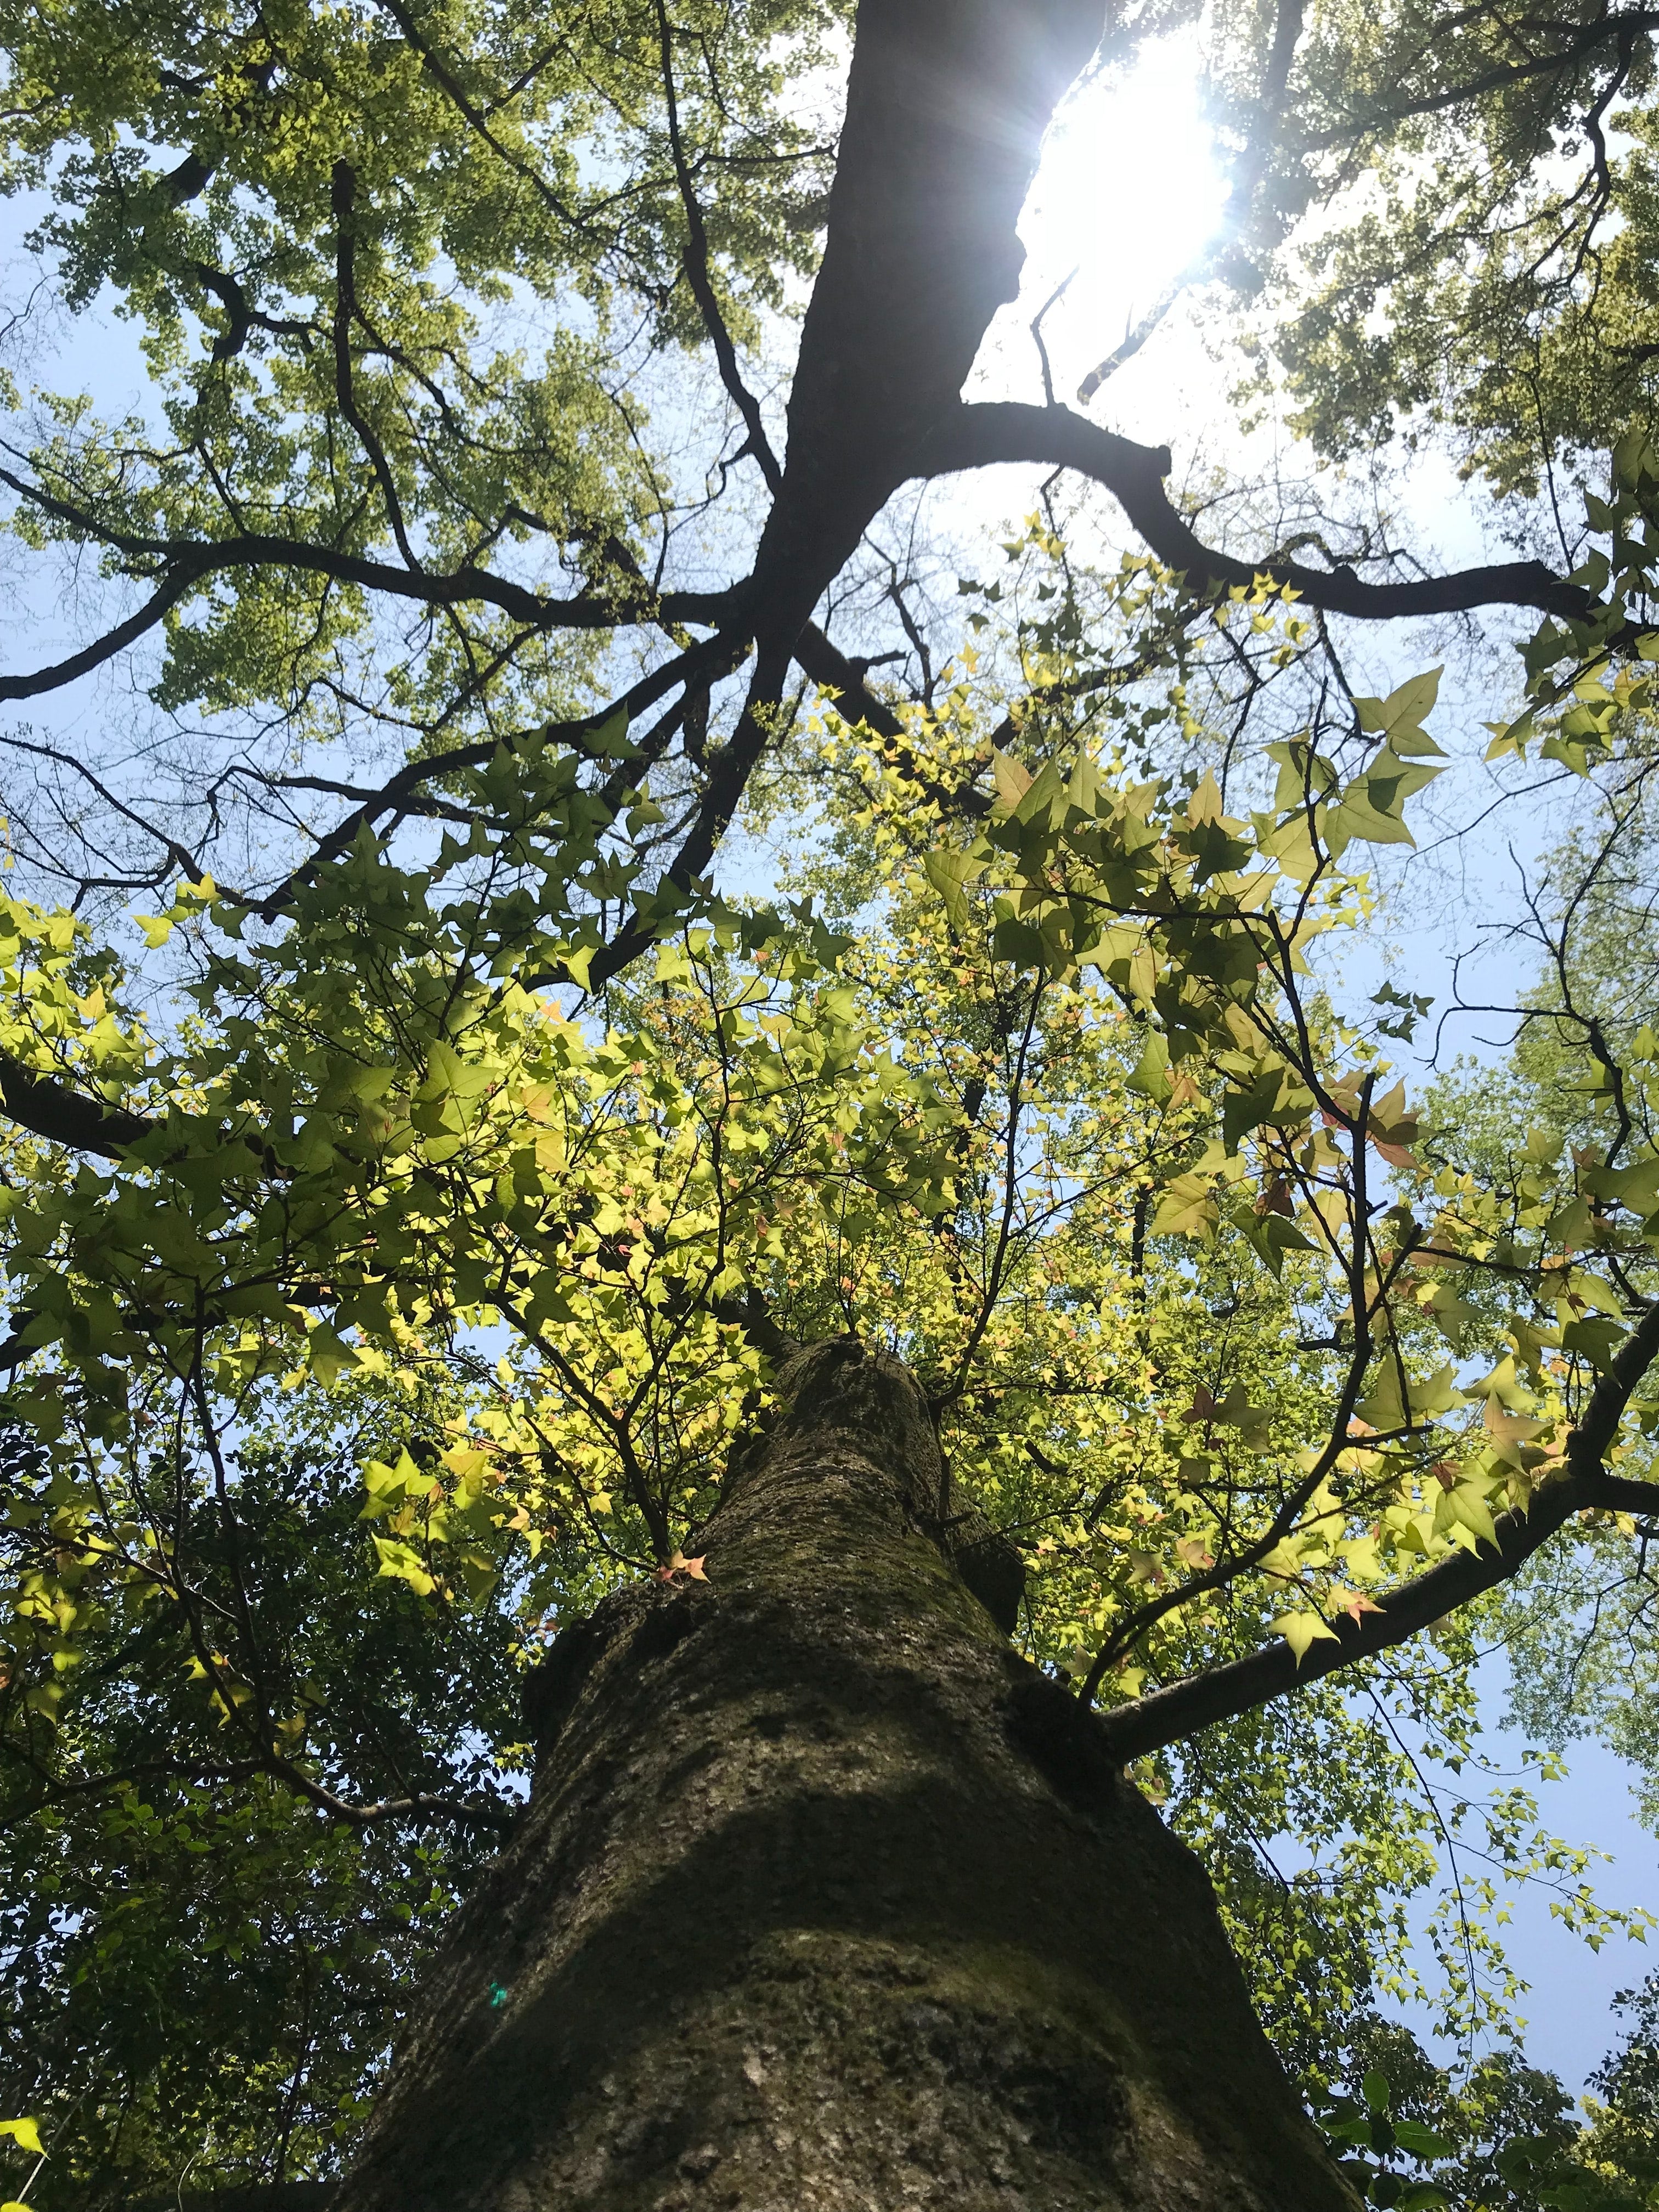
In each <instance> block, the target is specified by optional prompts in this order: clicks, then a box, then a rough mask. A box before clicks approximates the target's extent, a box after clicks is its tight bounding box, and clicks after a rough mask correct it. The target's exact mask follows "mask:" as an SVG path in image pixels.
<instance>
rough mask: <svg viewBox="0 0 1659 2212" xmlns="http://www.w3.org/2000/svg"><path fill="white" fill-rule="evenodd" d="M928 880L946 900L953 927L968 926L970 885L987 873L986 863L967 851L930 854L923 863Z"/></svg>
mask: <svg viewBox="0 0 1659 2212" xmlns="http://www.w3.org/2000/svg"><path fill="white" fill-rule="evenodd" d="M922 868H923V870H924V872H925V873H926V875H927V880H928V882H929V883H930V884H932V885H933V889H934V890H936V891H937V892H938V893H939V896H940V897H941V898H942V899H943V900H944V901H945V913H946V914H947V915H949V916H950V918H951V927H952V928H953V929H959V930H960V929H966V927H968V920H969V907H968V885H969V884H970V883H972V882H973V880H974V878H975V877H976V876H981V875H982V874H983V873H984V872H985V863H984V861H983V860H975V859H974V858H973V857H972V856H971V855H970V854H967V853H957V852H948V851H947V852H938V853H929V854H927V858H926V859H925V860H923V862H922Z"/></svg>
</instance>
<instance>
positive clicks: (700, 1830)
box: [341, 1344, 1353, 2212]
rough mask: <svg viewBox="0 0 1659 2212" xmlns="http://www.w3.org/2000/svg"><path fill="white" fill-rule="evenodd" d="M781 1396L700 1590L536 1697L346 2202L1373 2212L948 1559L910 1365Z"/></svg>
mask: <svg viewBox="0 0 1659 2212" xmlns="http://www.w3.org/2000/svg"><path fill="white" fill-rule="evenodd" d="M786 1384H787V1389H786V1396H785V1403H784V1407H783V1410H782V1413H781V1418H780V1419H779V1420H778V1422H777V1424H776V1425H775V1428H774V1430H773V1431H772V1432H771V1433H770V1435H769V1436H768V1437H765V1438H763V1439H761V1440H758V1441H757V1443H755V1444H753V1445H752V1446H751V1447H750V1449H748V1451H747V1452H746V1453H745V1454H744V1455H743V1457H742V1460H741V1462H740V1463H739V1464H738V1466H737V1467H736V1468H734V1470H733V1473H732V1477H731V1479H730V1480H729V1481H728V1484H727V1486H726V1493H725V1496H724V1498H723V1499H722V1503H721V1504H720V1510H719V1511H718V1512H717V1513H716V1515H715V1516H714V1518H713V1520H711V1522H709V1524H708V1528H707V1530H706V1531H705V1534H704V1539H703V1541H704V1545H705V1548H706V1551H707V1555H708V1573H709V1577H710V1582H709V1585H708V1587H707V1588H703V1587H698V1586H694V1587H692V1588H690V1589H673V1590H671V1589H665V1588H662V1587H661V1586H660V1585H655V1584H653V1585H652V1586H650V1587H648V1588H646V1589H633V1590H628V1591H624V1592H622V1593H620V1594H619V1595H617V1596H616V1597H613V1598H611V1599H610V1600H608V1601H606V1602H605V1604H604V1605H602V1606H601V1607H599V1609H598V1612H597V1613H595V1614H594V1615H593V1616H592V1619H591V1620H589V1621H587V1622H586V1623H584V1624H582V1625H581V1626H580V1628H577V1629H574V1630H572V1631H570V1632H567V1635H566V1636H565V1637H564V1638H561V1640H560V1644H558V1645H556V1647H555V1649H554V1651H553V1653H552V1654H551V1655H550V1659H549V1661H548V1662H547V1664H546V1665H545V1667H544V1668H543V1669H542V1670H540V1673H539V1674H538V1677H536V1678H532V1697H531V1711H532V1721H533V1723H534V1725H535V1727H536V1729H537V1731H538V1742H539V1744H540V1747H541V1756H540V1759H539V1763H538V1772H537V1779H536V1787H535V1790H534V1794H533V1796H532V1803H531V1806H530V1808H529V1810H528V1812H527V1813H526V1816H525V1818H524V1820H523V1821H522V1823H521V1825H520V1827H519V1829H518V1831H517V1832H515V1834H514V1836H513V1838H512V1840H511V1842H510V1843H509V1844H508V1845H507V1849H506V1850H504V1851H503V1853H502V1855H501V1860H500V1862H499V1863H498V1866H497V1868H496V1869H495V1874H494V1875H493V1877H492V1879H491V1880H490V1881H489V1882H488V1883H487V1884H486V1886H485V1887H484V1889H483V1892H482V1893H481V1894H479V1895H478V1896H477V1898H476V1899H474V1901H473V1902H472V1904H471V1905H470V1906H469V1908H468V1909H467V1911H466V1912H465V1915H464V1916H463V1917H462V1919H461V1921H460V1923H459V1924H458V1926H457V1928H456V1929H455V1930H454V1933H453V1937H452V1939H451V1941H450V1942H449V1943H448V1945H447V1948H446V1950H445V1952H444V1954H443V1956H442V1958H441V1960H440V1961H439V1964H438V1967H437V1970H436V1972H435V1974H434V1977H433V1978H432V1982H431V1984H430V1986H429V1988H428V1991H427V1993H426V1996H425V2000H424V2002H423V2006H422V2012H421V2015H420V2017H419V2019H418V2021H417V2022H416V2026H415V2027H414V2029H413V2031H412V2033H411V2035H410V2039H409V2041H408V2045H407V2047H406V2048H405V2049H404V2051H403V2052H402V2053H401V2054H400V2057H399V2060H398V2066H397V2069H395V2072H394V2075H393V2079H392V2082H391V2085H390V2087H389V2089H388V2092H387V2093H386V2096H385V2098H384V2100H383V2101H382V2104H381V2106H380V2111H379V2112H378V2113H377V2116H376V2120H375V2124H374V2129H373V2130H372V2132H371V2136H370V2139H369V2142H368V2147H367V2149H366V2151H365V2154H364V2155H363V2157H362V2160H361V2161H360V2163H359V2166H358V2167H357V2169H356V2172H355V2173H354V2174H353V2175H352V2176H351V2177H350V2179H349V2181H348V2183H347V2185H346V2188H345V2191H344V2192H343V2197H342V2199H341V2212H393V2208H396V2212H418V2208H425V2207H431V2208H433V2212H438V2208H440V2207H442V2208H443V2212H467V2208H471V2207H475V2206H476V2207H479V2208H483V2207H486V2206H487V2207H489V2208H491V2212H531V2208H532V2207H534V2208H543V2207H558V2208H560V2212H567V2208H568V2212H578V2208H580V2212H702V2208H704V2207H707V2208H708V2212H716V2208H718V2212H762V2208H768V2209H770V2208H776V2212H853V2208H859V2212H890V2208H898V2207H910V2206H915V2207H939V2208H944V2207H947V2206H948V2207H951V2208H952V2212H981V2208H985V2212H990V2208H993V2207H995V2208H999V2212H1012V2208H1018V2207H1025V2206H1029V2207H1031V2208H1033V2212H1036V2208H1042V2212H1085V2208H1087V2212H1128V2208H1130V2207H1135V2208H1145V2212H1164V2208H1166V2207H1167V2208H1174V2207H1177V2206H1179V2207H1182V2208H1183V2212H1212V2208H1213V2212H1221V2208H1224V2207H1225V2208H1228V2212H1270V2208H1271V2212H1290V2208H1296V2212H1349V2208H1351V2207H1352V2203H1353V2199H1352V2197H1351V2196H1350V2194H1349V2192H1348V2191H1347V2188H1346V2185H1345V2184H1344V2182H1343V2181H1342V2180H1341V2179H1340V2177H1339V2176H1338V2174H1337V2173H1336V2172H1335V2171H1334V2168H1333V2167H1332V2166H1331V2165H1330V2164H1329V2162H1328V2160H1327V2159H1326V2158H1325V2156H1324V2154H1323V2152H1322V2149H1321V2148H1320V2146H1319V2143H1318V2142H1317V2140H1316V2137H1315V2136H1314V2135H1313V2133H1312V2131H1311V2130H1310V2128H1309V2126H1308V2124H1307V2123H1306V2121H1305V2120H1304V2118H1303V2116H1302V2114H1301V2112H1300V2111H1299V2109H1298V2107H1297V2102H1296V2100H1295V2098H1294V2096H1293V2095H1292V2093H1291V2090H1290V2088H1289V2086H1288V2085H1287V2083H1286V2082H1285V2078H1284V2076H1283V2075H1282V2073H1281V2071H1280V2069H1279V2066H1278V2064H1277V2063H1276V2061H1275V2060H1274V2058H1273V2054H1272V2052H1271V2051H1269V2049H1268V2047H1267V2043H1266V2041H1265V2040H1264V2039H1263V2037H1262V2035H1261V2031H1260V2029H1259V2028H1258V2027H1257V2025H1256V2023H1255V2019H1254V2018H1253V2016H1252V2015H1251V2012H1250V2009H1249V2002H1248V2001H1247V1998H1246V1995H1245V1990H1244V1987H1243V1980H1242V1978H1241V1977H1240V1974H1239V1972H1238V1969H1237V1966H1236V1964H1235V1963H1234V1961H1233V1960H1232V1958H1231V1955H1230V1954H1229V1953H1228V1951H1227V1948H1226V1946H1225V1942H1224V1940H1223V1937H1222V1935H1221V1932H1220V1928H1219V1925H1218V1921H1217V1918H1216V1915H1215V1911H1214V1906H1213V1903H1212V1899H1211V1896H1210V1893H1209V1890H1208V1887H1207V1885H1206V1881H1205V1879H1204V1876H1203V1875H1202V1873H1201V1871H1200V1868H1199V1867H1198V1864H1197V1863H1196V1862H1195V1861H1194V1859H1193V1857H1191V1855H1190V1854H1189V1853H1188V1852H1187V1851H1186V1850H1184V1849H1183V1848H1182V1845H1181V1844H1178V1843H1177V1842H1176V1840H1175V1839H1174V1838H1172V1837H1171V1836H1170V1834H1169V1833H1168V1832H1167V1831H1166V1830H1165V1829H1164V1826H1163V1824H1162V1823H1161V1822H1160V1821H1159V1820H1158V1816H1157V1814H1155V1813H1154V1812H1153V1811H1152V1808H1150V1807H1149V1806H1147V1805H1146V1803H1145V1802H1144V1801H1143V1800H1142V1799H1141V1798H1140V1797H1139V1795H1138V1794H1137V1793H1136V1792H1135V1791H1134V1790H1132V1789H1130V1788H1129V1787H1128V1786H1127V1784H1124V1783H1123V1781H1122V1780H1121V1777H1120V1776H1119V1775H1118V1774H1117V1773H1116V1772H1115V1770H1114V1769H1113V1767H1112V1765H1111V1764H1110V1761H1109V1759H1108V1757H1107V1755H1106V1753H1105V1751H1104V1749H1103V1746H1102V1743H1101V1741H1100V1739H1099V1734H1098V1730H1097V1726H1096V1724H1095V1723H1093V1722H1092V1721H1091V1718H1090V1717H1089V1716H1088V1715H1086V1714H1085V1713H1084V1712H1083V1711H1081V1710H1080V1709H1079V1706H1078V1705H1077V1703H1076V1701H1075V1699H1072V1698H1070V1697H1069V1696H1068V1695H1067V1694H1066V1692H1063V1691H1062V1690H1060V1688H1059V1687H1058V1686H1055V1685H1054V1684H1053V1683H1052V1682H1049V1681H1048V1680H1045V1679H1044V1678H1043V1677H1042V1676H1041V1675H1040V1674H1038V1673H1037V1672H1036V1670H1035V1669H1034V1668H1030V1666H1029V1665H1027V1663H1026V1662H1024V1661H1023V1660H1021V1659H1019V1658H1018V1656H1016V1655H1015V1654H1014V1653H1012V1651H1011V1650H1009V1649H1008V1647H1007V1645H1006V1642H1005V1641H1004V1638H1003V1636H1002V1634H1001V1633H1000V1631H999V1629H998V1628H997V1626H996V1625H995V1624H994V1621H993V1620H992V1618H991V1616H990V1614H989V1613H988V1612H987V1609H986V1607H985V1606H984V1605H983V1604H982V1603H981V1601H979V1600H978V1599H976V1598H975V1596H974V1595H972V1594H971V1592H970V1591H969V1588H968V1587H967V1585H966V1583H964V1581H963V1577H962V1576H961V1575H960V1574H959V1573H958V1572H957V1567H956V1565H954V1563H953V1559H952V1557H951V1551H952V1540H953V1538H956V1539H960V1538H961V1536H962V1534H963V1528H962V1526H961V1524H957V1525H955V1526H952V1525H951V1523H950V1522H948V1520H947V1519H946V1518H945V1516H943V1514H942V1490H943V1484H942V1474H941V1469H940V1466H939V1455H938V1450H937V1448H936V1446H935V1443H934V1440H933V1433H932V1430H931V1427H930V1425H929V1423H928V1420H927V1412H926V1408H925V1407H924V1405H923V1403H922V1401H921V1396H920V1394H919V1393H918V1392H917V1390H916V1389H915V1385H914V1383H912V1382H911V1380H910V1378H909V1376H908V1373H907V1372H906V1370H904V1368H903V1367H902V1365H901V1364H899V1362H897V1361H896V1360H894V1359H890V1358H887V1357H885V1356H884V1355H882V1354H878V1353H872V1352H864V1351H862V1350H861V1349H860V1347H859V1346H855V1345H851V1344H837V1345H829V1346H818V1347H817V1348H815V1349H814V1350H813V1351H812V1352H808V1353H806V1354H805V1355H803V1357H802V1358H801V1359H800V1360H799V1362H797V1363H796V1364H795V1366H794V1367H793V1369H792V1370H791V1371H790V1374H789V1376H787V1378H786ZM966 1535H967V1543H966V1546H965V1548H966V1549H968V1550H969V1551H974V1550H976V1549H978V1548H979V1547H981V1546H982V1544H983V1542H984V1541H985V1540H984V1536H983V1532H982V1531H976V1530H974V1529H972V1528H968V1529H967V1531H966ZM992 1589H993V1595H994V1596H995V1595H996V1593H997V1591H999V1590H1000V1591H1001V1592H1002V1593H1003V1595H1006V1572H1005V1573H1004V1576H1003V1578H1002V1580H1001V1581H1000V1582H998V1581H997V1580H996V1578H995V1577H993V1578H992Z"/></svg>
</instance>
